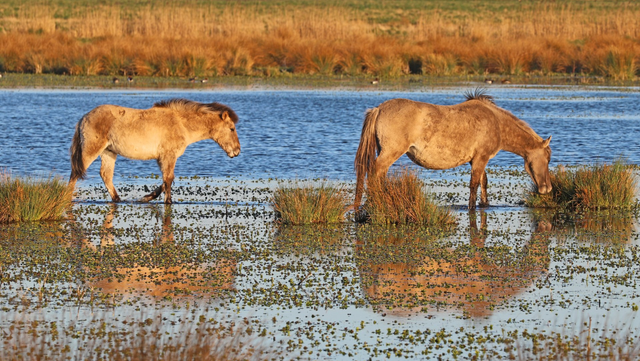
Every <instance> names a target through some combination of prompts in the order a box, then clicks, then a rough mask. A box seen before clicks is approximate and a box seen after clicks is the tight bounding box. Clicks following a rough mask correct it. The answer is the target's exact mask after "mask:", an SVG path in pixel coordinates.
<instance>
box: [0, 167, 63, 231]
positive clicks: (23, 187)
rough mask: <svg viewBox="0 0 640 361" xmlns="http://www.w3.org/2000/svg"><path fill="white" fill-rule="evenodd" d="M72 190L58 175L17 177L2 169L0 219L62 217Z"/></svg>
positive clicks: (7, 220) (11, 220)
mask: <svg viewBox="0 0 640 361" xmlns="http://www.w3.org/2000/svg"><path fill="white" fill-rule="evenodd" d="M72 192H73V191H72V190H71V189H69V188H68V187H67V184H66V182H63V181H62V180H60V179H58V178H48V179H44V178H42V179H37V178H32V177H27V178H18V177H12V176H11V175H10V174H8V173H5V172H0V223H8V222H25V221H50V220H58V219H61V218H62V217H63V215H64V212H65V211H66V210H67V209H68V208H69V207H70V206H71V195H72Z"/></svg>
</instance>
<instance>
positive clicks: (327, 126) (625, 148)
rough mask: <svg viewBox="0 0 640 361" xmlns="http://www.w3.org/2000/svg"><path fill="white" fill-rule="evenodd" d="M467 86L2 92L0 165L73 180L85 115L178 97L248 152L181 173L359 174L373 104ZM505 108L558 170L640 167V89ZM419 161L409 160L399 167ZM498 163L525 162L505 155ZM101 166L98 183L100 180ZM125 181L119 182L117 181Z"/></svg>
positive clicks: (220, 155) (533, 96) (448, 99)
mask: <svg viewBox="0 0 640 361" xmlns="http://www.w3.org/2000/svg"><path fill="white" fill-rule="evenodd" d="M466 90H468V89H466V88H461V87H456V88H445V89H433V90H426V91H424V92H409V93H403V92H368V91H367V92H365V91H276V90H274V91H198V92H189V91H146V90H145V91H94V90H89V91H50V90H47V91H37V90H36V91H34V90H28V91H20V90H11V91H6V90H5V91H0V104H2V106H1V107H0V125H1V127H2V130H1V131H0V167H3V168H8V169H9V170H11V171H12V172H13V173H16V174H32V173H38V174H40V173H45V174H49V173H51V172H53V173H55V174H60V175H63V176H65V177H66V176H67V175H68V172H69V169H70V166H69V155H68V148H69V145H70V143H71V137H72V135H73V132H74V126H75V124H76V123H77V122H78V120H79V119H80V118H81V117H82V115H83V114H85V113H87V112H89V111H90V110H91V109H93V108H94V107H96V106H98V105H101V104H116V105H122V106H126V107H133V108H148V107H150V106H151V105H152V104H153V103H154V102H156V101H159V100H163V99H169V98H177V97H179V98H187V99H192V100H196V101H200V102H213V101H215V102H221V103H224V104H227V105H229V106H230V107H231V108H233V109H234V110H235V111H236V112H237V114H238V115H239V117H240V123H239V125H238V134H239V136H240V142H241V144H242V153H241V155H240V156H239V157H238V158H235V159H229V158H227V157H226V155H225V153H224V152H223V151H222V150H221V149H220V148H219V147H218V146H217V145H216V144H215V143H214V142H212V141H202V142H200V143H196V144H193V145H191V146H190V147H189V148H188V149H187V151H186V152H185V154H184V155H183V156H182V157H181V158H180V159H179V160H178V163H177V166H176V175H178V176H192V175H200V176H213V177H226V176H232V177H236V178H264V177H277V178H316V177H323V178H329V179H343V180H348V179H352V178H353V176H354V175H353V158H354V155H355V151H356V148H357V146H358V141H359V137H360V128H361V125H362V120H363V115H364V112H365V110H366V109H367V108H371V107H374V106H377V105H378V104H380V103H382V102H383V101H385V100H388V99H392V98H399V97H402V98H409V99H413V100H418V101H423V102H428V103H434V104H442V105H448V104H456V103H460V102H462V101H463V100H464V96H463V93H464V92H465V91H466ZM489 94H491V95H493V96H494V97H495V99H496V103H497V104H498V105H499V106H500V107H503V108H504V109H507V110H509V111H511V112H512V113H514V114H515V115H516V116H518V117H519V118H521V119H523V120H525V121H527V122H528V123H529V124H530V125H531V126H532V127H533V129H534V130H535V131H536V132H537V133H538V134H539V135H541V136H542V137H545V138H546V137H547V136H548V135H552V136H553V141H552V143H551V145H552V149H553V157H552V165H554V164H583V163H589V162H593V161H611V160H613V159H615V158H617V157H620V156H624V157H626V158H627V159H628V160H629V161H630V162H631V163H634V164H637V163H639V162H640V137H638V134H639V132H638V131H639V130H640V102H639V100H640V92H631V91H628V89H627V90H626V91H618V90H615V89H614V90H600V89H597V88H594V89H576V88H561V87H556V88H492V89H489ZM406 163H411V162H410V161H409V160H408V158H406V157H403V158H402V161H401V162H399V163H398V164H406ZM489 164H490V165H512V164H517V165H520V164H522V160H521V158H519V157H517V156H515V155H513V154H510V153H506V152H501V153H500V154H498V156H496V158H494V159H493V160H492V161H491V162H490V163H489ZM98 169H99V161H97V162H95V164H94V165H93V166H92V167H91V168H90V169H89V180H90V181H99V176H98ZM151 172H155V173H158V169H157V166H156V165H155V162H154V161H148V162H141V161H130V160H126V159H123V158H122V157H120V158H119V160H118V162H117V164H116V176H122V175H149V174H150V173H151ZM117 179H118V178H117V177H116V181H117Z"/></svg>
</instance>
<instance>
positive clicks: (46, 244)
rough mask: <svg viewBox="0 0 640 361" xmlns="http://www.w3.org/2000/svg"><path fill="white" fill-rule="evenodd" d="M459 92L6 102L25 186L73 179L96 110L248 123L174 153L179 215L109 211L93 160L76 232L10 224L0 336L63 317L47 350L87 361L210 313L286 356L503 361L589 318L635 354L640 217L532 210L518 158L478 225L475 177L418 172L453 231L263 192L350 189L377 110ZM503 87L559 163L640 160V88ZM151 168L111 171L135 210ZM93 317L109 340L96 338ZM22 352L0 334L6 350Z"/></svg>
mask: <svg viewBox="0 0 640 361" xmlns="http://www.w3.org/2000/svg"><path fill="white" fill-rule="evenodd" d="M465 90H466V89H465V88H447V89H433V90H425V91H424V92H420V93H418V92H413V93H397V92H384V93H382V92H380V93H373V92H347V91H318V92H316V91H214V92H172V91H155V92H154V91H144V92H133V91H132V92H104V91H82V92H81V91H3V92H0V98H1V102H0V104H3V106H2V109H0V122H1V123H0V124H2V127H3V132H2V133H0V138H1V139H0V166H2V167H7V168H8V169H10V170H11V172H13V173H15V174H34V173H35V174H45V175H47V174H51V173H53V174H56V175H61V176H65V177H66V175H67V172H68V167H69V165H68V155H67V148H68V145H69V142H70V139H71V136H72V132H73V126H74V124H75V123H76V122H77V120H78V119H79V118H80V117H81V116H82V114H83V113H85V112H87V111H89V110H90V109H92V108H93V107H95V106H97V105H99V104H103V103H114V104H119V105H125V106H131V107H140V108H144V107H148V106H150V105H151V104H152V103H153V102H155V101H158V100H161V99H167V98H172V97H184V98H189V99H194V100H199V101H206V102H210V101H219V102H222V103H225V104H228V105H229V106H231V107H232V108H233V109H235V110H236V111H237V113H238V115H239V116H240V119H241V122H240V123H239V125H238V132H239V135H240V140H241V142H242V147H243V150H242V154H241V156H240V157H238V158H236V159H228V158H227V157H226V155H225V154H224V152H223V151H222V150H220V149H219V147H218V146H217V145H215V144H214V143H213V142H201V143H197V144H194V145H192V146H191V147H190V148H189V149H188V150H187V152H186V153H185V155H184V156H183V157H181V158H180V159H179V161H178V165H177V168H176V175H177V176H184V177H185V178H182V179H178V180H177V181H176V185H175V189H174V194H173V197H174V201H176V204H173V205H171V206H164V205H162V204H157V203H153V204H138V203H125V204H118V205H112V204H109V203H108V195H107V194H106V192H105V190H104V186H102V184H101V180H100V178H99V175H98V168H99V164H94V165H93V166H92V167H91V168H90V170H89V179H88V180H86V181H83V182H80V184H79V186H80V187H79V189H78V192H77V198H76V200H77V201H76V202H75V203H74V206H73V211H72V213H71V219H70V220H68V221H64V222H53V223H35V224H23V225H2V226H0V276H1V278H0V308H1V310H2V311H1V312H0V325H2V327H3V329H5V328H6V327H9V326H15V327H16V329H15V331H14V334H16V333H17V334H20V333H19V332H18V330H20V329H22V330H23V333H22V334H20V335H22V336H23V338H24V339H28V338H27V336H26V335H27V331H29V330H31V329H32V328H33V329H34V330H36V331H37V332H33V333H34V334H39V335H42V337H45V338H46V337H49V336H50V335H51V334H52V332H53V331H52V330H51V329H50V325H51V324H53V323H56V325H57V326H56V327H58V329H59V331H60V332H59V333H60V335H59V339H57V340H54V341H55V342H52V343H51V344H52V345H54V346H56V347H58V348H56V347H52V348H51V350H56V349H59V350H61V349H63V347H64V345H66V344H69V345H72V346H71V347H72V353H74V352H75V354H76V355H78V354H79V355H83V354H82V352H81V351H78V346H82V347H84V348H85V349H91V347H94V346H95V345H99V344H100V342H102V345H105V346H107V344H108V343H109V342H111V339H110V338H109V337H111V336H109V337H106V336H104V335H106V334H109V333H108V332H109V331H113V332H114V334H118V332H122V331H127V330H131V329H132V327H133V325H132V324H131V323H128V324H125V323H124V322H123V321H124V320H127V321H131V320H134V321H140V323H143V322H142V321H143V320H145V319H146V318H148V317H151V318H153V319H158V320H162V321H161V323H162V325H163V327H165V328H164V329H163V331H164V332H167V333H166V334H165V335H169V336H167V337H173V336H174V335H177V334H180V333H181V332H184V329H181V327H190V326H192V325H193V324H195V323H196V321H194V320H199V319H200V318H199V317H200V316H203V317H204V318H205V319H208V320H209V321H207V322H206V323H205V325H207V326H212V327H213V326H219V325H224V326H225V327H227V330H231V327H230V325H234V324H236V325H239V324H245V323H246V322H248V323H249V324H250V325H251V327H252V328H253V330H252V334H251V335H243V336H242V337H243V340H245V339H246V340H247V341H248V342H257V343H259V344H260V347H262V348H263V350H264V351H266V353H267V358H273V359H295V358H300V359H314V360H315V359H341V360H352V359H358V360H368V359H387V358H390V359H405V358H406V357H409V358H424V359H439V358H440V359H451V358H452V357H453V356H454V355H458V358H459V359H474V358H475V359H487V360H491V359H499V358H503V357H505V356H507V355H509V354H510V353H511V354H513V353H514V352H511V351H508V347H509V344H510V343H511V342H520V343H521V345H522V346H520V349H519V350H520V351H523V352H524V348H525V347H530V346H531V345H530V344H529V340H528V339H527V338H526V337H524V336H522V337H521V335H522V332H523V331H526V332H528V333H529V335H537V336H535V337H536V338H537V339H541V338H542V337H546V336H550V334H551V332H557V333H561V334H563V335H567V336H569V337H572V336H575V335H582V336H584V335H585V334H586V332H587V331H586V326H584V323H583V322H584V321H586V320H588V321H589V322H590V323H591V322H592V321H593V326H592V327H591V329H592V330H591V331H593V334H594V337H595V338H594V342H593V344H594V345H597V344H598V343H597V342H596V341H603V343H608V342H609V341H607V340H606V339H607V338H609V339H615V340H616V342H618V343H619V344H622V343H623V342H624V341H629V340H630V342H632V343H633V342H637V341H634V340H637V339H638V334H639V332H640V319H639V318H638V317H637V312H638V305H639V304H640V303H639V302H638V300H639V299H640V293H639V289H638V288H637V284H638V282H640V269H639V267H640V266H639V264H638V259H640V258H639V255H640V238H639V237H638V232H637V229H638V220H637V216H636V215H634V214H624V215H619V214H615V213H612V214H608V213H605V214H599V215H598V216H593V217H575V218H572V217H571V215H564V214H557V213H553V212H543V211H533V210H530V209H527V208H525V207H523V206H521V205H520V204H519V201H520V199H521V197H522V194H523V192H524V191H525V190H526V189H527V186H528V183H529V180H528V177H527V176H526V174H524V173H523V172H522V168H523V167H522V160H521V158H519V157H517V156H515V155H513V154H509V153H504V152H503V153H500V154H499V155H498V156H497V157H496V158H495V159H494V160H492V162H491V163H490V165H492V167H491V168H490V171H489V172H488V173H489V180H490V188H489V196H490V201H491V202H492V205H493V206H492V207H491V208H489V209H486V210H482V211H479V212H478V214H477V215H475V217H474V215H472V214H470V213H469V212H468V210H467V209H466V207H465V205H466V203H467V197H468V190H467V188H466V187H467V182H468V177H469V169H468V167H461V169H459V170H451V171H441V172H426V171H425V172H423V173H422V174H421V176H422V177H424V179H425V180H426V183H427V185H428V186H429V188H431V189H432V190H433V191H434V192H435V194H436V197H437V198H438V199H439V200H440V201H441V202H443V203H444V204H446V205H452V206H453V210H454V212H455V213H456V215H457V217H458V224H457V227H456V229H455V231H454V232H453V233H452V234H449V235H448V236H447V237H444V238H436V237H433V236H429V235H424V234H422V233H420V232H418V231H415V233H414V230H399V231H398V230H395V231H394V230H386V229H377V228H375V227H369V226H364V227H362V226H358V225H355V224H354V223H353V222H346V223H345V224H342V225H331V226H328V227H320V228H317V227H279V226H277V225H275V224H274V222H273V210H272V209H271V206H270V205H269V200H270V197H271V194H272V190H273V189H274V187H275V186H276V185H277V184H282V183H286V184H296V183H297V180H296V179H311V178H318V177H326V178H329V179H330V181H329V182H330V183H331V184H338V185H340V184H342V185H344V186H345V187H346V189H351V188H353V187H352V186H353V178H354V175H353V171H352V164H353V156H354V154H355V150H356V148H357V144H358V139H359V132H360V127H361V123H362V117H363V113H364V110H365V109H366V108H368V107H372V106H375V105H377V104H379V103H380V102H382V101H384V100H386V99H390V98H395V97H406V98H411V99H416V100H422V101H427V102H432V103H437V104H455V103H458V102H460V101H461V100H462V98H463V97H462V95H461V94H462V93H463V92H464V91H465ZM491 94H492V95H494V96H495V97H496V101H497V103H498V104H499V105H500V106H502V107H504V108H505V109H508V110H510V111H512V112H513V113H514V114H516V115H517V116H519V117H520V118H522V119H524V120H526V121H527V122H529V123H530V124H531V126H532V127H533V128H534V129H535V130H536V131H537V132H538V133H539V134H540V135H541V136H543V137H546V136H547V135H549V134H552V135H553V141H552V148H553V157H552V166H553V165H556V164H561V163H562V164H586V163H591V162H593V161H611V160H613V159H615V158H617V157H618V156H620V155H624V156H626V157H627V159H628V160H629V162H630V163H633V164H639V163H640V158H639V157H640V153H639V152H638V150H639V144H640V140H639V139H638V137H637V136H636V134H637V133H636V131H637V130H638V126H639V124H640V122H639V120H640V112H638V107H637V106H634V105H636V104H638V102H637V101H638V98H640V93H638V92H630V91H623V90H622V89H618V90H602V89H582V88H580V89H576V88H561V87H555V88H517V87H514V88H492V89H491ZM69 104H74V107H73V108H71V107H69ZM323 107H324V108H323ZM51 134H55V136H51ZM97 163H99V162H97ZM398 163H399V165H403V164H410V161H409V160H408V159H407V158H406V157H404V158H403V160H402V161H401V162H398ZM152 172H153V173H156V174H157V173H158V171H157V168H156V166H155V164H154V163H153V162H140V161H128V160H125V159H120V160H118V163H117V165H116V173H117V177H116V186H117V187H118V188H119V191H120V193H121V196H122V197H123V199H127V200H135V199H139V198H140V197H141V196H142V195H143V194H145V192H146V191H145V187H147V186H150V185H151V184H154V183H158V182H159V180H158V179H156V178H155V177H146V176H148V175H150V174H151V173H152ZM138 175H139V176H142V177H141V178H136V176H138ZM194 176H198V177H194ZM203 176H204V178H203ZM272 177H273V178H278V180H273V179H268V178H272ZM283 179H284V180H283ZM303 183H305V184H312V183H313V181H310V180H305V181H303ZM314 184H317V183H314ZM31 321H44V322H40V323H34V322H31ZM103 321H104V322H103ZM95 324H102V326H100V327H102V328H101V329H100V330H106V331H107V332H106V333H101V332H102V331H100V332H94V328H95V327H97V326H96V325H95ZM30 327H31V328H30ZM241 330H242V329H241ZM591 331H589V332H591ZM56 332H58V331H56ZM229 332H231V331H229ZM518 332H520V333H518ZM56 335H57V333H56ZM100 335H102V336H100ZM79 336H82V337H79ZM56 337H58V336H56ZM101 337H102V338H101ZM231 337H239V336H238V333H235V334H234V333H232V334H231ZM603 339H604V340H603ZM16 340H19V337H16V338H11V337H7V336H6V334H3V335H0V358H2V356H3V352H4V351H5V350H8V349H9V348H10V347H12V345H14V343H12V342H16ZM164 340H166V338H165V339H164ZM152 342H159V341H158V340H153V341H152ZM636 344H637V343H636ZM516 353H517V352H516ZM60 354H61V355H62V354H64V351H62V353H60ZM84 355H86V353H85V354H84ZM92 357H93V356H92ZM79 358H82V357H79ZM525 359H526V358H525Z"/></svg>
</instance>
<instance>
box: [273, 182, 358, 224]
mask: <svg viewBox="0 0 640 361" xmlns="http://www.w3.org/2000/svg"><path fill="white" fill-rule="evenodd" d="M348 203H349V201H348V199H347V197H346V194H345V192H344V191H343V190H342V189H340V188H338V187H332V186H328V185H326V184H322V185H320V186H319V187H314V186H304V187H286V186H281V187H279V188H277V189H276V190H275V192H274V194H273V197H272V199H271V205H272V206H273V209H274V211H275V215H276V222H278V223H280V224H293V225H302V224H312V223H339V222H343V221H344V216H345V213H346V211H347V204H348Z"/></svg>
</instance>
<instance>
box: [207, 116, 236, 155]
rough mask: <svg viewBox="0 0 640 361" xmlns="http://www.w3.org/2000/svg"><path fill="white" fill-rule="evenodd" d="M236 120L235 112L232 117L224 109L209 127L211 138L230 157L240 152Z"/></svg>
mask: <svg viewBox="0 0 640 361" xmlns="http://www.w3.org/2000/svg"><path fill="white" fill-rule="evenodd" d="M234 118H235V119H234ZM236 121H237V117H235V114H234V117H232V116H230V115H229V112H228V111H226V110H225V111H222V112H221V113H220V120H219V121H218V122H216V125H215V126H214V127H213V129H211V139H213V140H214V141H215V142H216V143H218V145H219V146H220V148H222V150H224V151H225V152H227V155H228V156H229V157H230V158H233V157H235V156H237V155H238V154H240V140H239V139H238V133H237V132H236Z"/></svg>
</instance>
